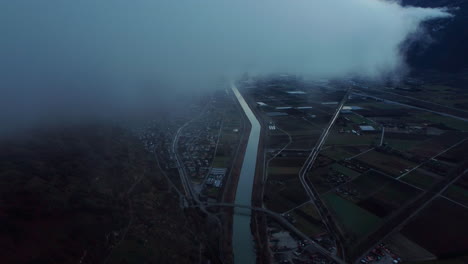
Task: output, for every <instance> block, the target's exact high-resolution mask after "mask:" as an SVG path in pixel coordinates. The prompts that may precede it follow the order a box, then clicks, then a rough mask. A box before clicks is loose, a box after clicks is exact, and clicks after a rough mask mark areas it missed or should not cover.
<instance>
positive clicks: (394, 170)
mask: <svg viewBox="0 0 468 264" xmlns="http://www.w3.org/2000/svg"><path fill="white" fill-rule="evenodd" d="M357 160H359V161H361V162H364V163H365V164H367V165H368V166H370V167H373V168H375V169H377V170H380V171H382V172H384V173H387V174H389V175H391V176H393V177H397V176H399V175H400V174H402V173H403V172H404V171H405V170H409V169H411V168H413V167H415V166H416V165H417V164H416V163H414V162H411V161H409V160H406V159H403V158H401V157H398V156H396V155H391V154H387V153H383V152H379V151H375V150H373V151H369V152H367V153H365V154H363V155H361V156H359V157H357Z"/></svg>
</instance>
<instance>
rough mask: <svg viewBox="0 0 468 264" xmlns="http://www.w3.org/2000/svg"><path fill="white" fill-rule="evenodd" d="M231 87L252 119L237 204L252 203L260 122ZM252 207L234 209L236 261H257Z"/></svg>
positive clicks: (250, 119)
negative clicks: (251, 219)
mask: <svg viewBox="0 0 468 264" xmlns="http://www.w3.org/2000/svg"><path fill="white" fill-rule="evenodd" d="M231 89H232V91H233V92H234V94H235V95H236V98H237V100H238V101H239V103H240V105H241V106H242V109H243V110H244V113H245V115H246V116H247V118H248V119H249V121H250V124H251V125H252V128H251V129H250V134H249V140H248V142H247V148H246V150H245V156H244V161H243V163H242V168H241V172H240V177H239V182H238V184H237V191H236V199H235V203H236V204H241V205H249V206H250V205H251V204H252V190H253V182H254V176H255V166H256V163H257V152H258V143H259V140H260V123H259V122H258V120H257V118H256V117H255V115H254V113H253V112H252V110H251V109H250V107H249V105H248V104H247V102H246V101H245V100H244V97H242V95H241V94H240V92H239V90H237V87H236V86H235V85H234V84H231ZM250 215H251V210H250V209H243V208H236V209H235V211H234V223H233V237H232V245H233V250H234V263H236V264H250V263H255V258H256V254H255V244H254V242H253V236H252V232H251V229H250V218H251V217H250Z"/></svg>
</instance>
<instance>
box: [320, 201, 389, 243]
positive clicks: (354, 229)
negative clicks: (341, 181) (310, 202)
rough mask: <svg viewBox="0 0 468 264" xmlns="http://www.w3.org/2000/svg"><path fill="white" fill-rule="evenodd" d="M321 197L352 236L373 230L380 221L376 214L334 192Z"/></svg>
mask: <svg viewBox="0 0 468 264" xmlns="http://www.w3.org/2000/svg"><path fill="white" fill-rule="evenodd" d="M322 198H323V199H324V200H325V202H326V204H327V205H328V207H329V208H330V209H331V210H332V211H333V212H334V213H335V214H336V217H337V219H338V220H339V222H340V223H341V224H342V225H343V227H344V228H345V229H346V230H347V231H348V232H349V233H351V234H353V237H354V238H357V239H358V238H360V237H363V236H365V235H367V234H369V233H371V232H373V231H374V230H375V229H376V228H377V227H378V226H379V225H380V223H381V222H382V220H381V219H380V218H378V217H377V216H375V215H373V214H371V213H370V212H368V211H366V210H364V209H362V208H361V207H359V206H357V205H356V204H354V203H352V202H350V201H348V200H346V199H343V198H341V197H340V196H338V195H336V194H334V193H328V194H326V195H324V196H323V197H322Z"/></svg>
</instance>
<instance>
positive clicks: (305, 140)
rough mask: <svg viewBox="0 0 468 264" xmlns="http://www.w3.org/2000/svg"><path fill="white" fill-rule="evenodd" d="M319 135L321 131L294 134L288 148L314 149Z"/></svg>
mask: <svg viewBox="0 0 468 264" xmlns="http://www.w3.org/2000/svg"><path fill="white" fill-rule="evenodd" d="M319 137H320V133H316V132H310V134H307V135H295V136H292V142H291V144H290V145H289V146H288V147H287V149H312V148H313V147H314V146H315V144H316V143H317V140H318V139H319Z"/></svg>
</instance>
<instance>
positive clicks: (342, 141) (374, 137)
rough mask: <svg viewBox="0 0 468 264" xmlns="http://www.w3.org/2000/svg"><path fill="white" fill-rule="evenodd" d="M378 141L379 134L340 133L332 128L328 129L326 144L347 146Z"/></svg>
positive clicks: (370, 143)
mask: <svg viewBox="0 0 468 264" xmlns="http://www.w3.org/2000/svg"><path fill="white" fill-rule="evenodd" d="M378 142H380V137H379V134H363V135H359V136H358V135H356V134H352V133H340V132H339V131H336V130H333V131H330V134H329V135H328V138H327V142H326V143H325V145H326V146H333V145H349V146H353V145H355V146H359V145H368V146H369V145H372V144H377V143H378Z"/></svg>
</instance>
